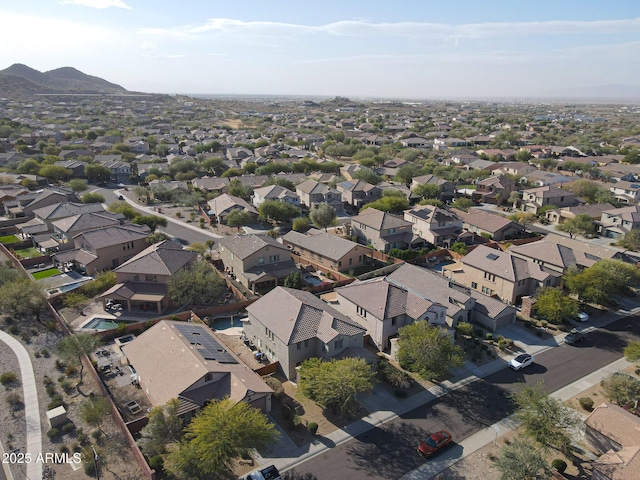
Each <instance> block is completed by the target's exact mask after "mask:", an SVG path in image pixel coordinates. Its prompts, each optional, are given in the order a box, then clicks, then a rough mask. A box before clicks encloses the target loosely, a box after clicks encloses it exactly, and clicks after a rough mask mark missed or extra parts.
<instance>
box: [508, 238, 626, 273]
mask: <svg viewBox="0 0 640 480" xmlns="http://www.w3.org/2000/svg"><path fill="white" fill-rule="evenodd" d="M509 252H511V253H512V254H514V255H517V256H522V257H527V258H531V259H535V260H541V261H542V262H544V263H547V264H550V265H556V266H561V267H563V268H567V267H569V266H571V265H580V266H583V267H590V266H592V265H593V264H594V263H596V262H597V261H598V260H600V259H603V258H612V257H613V256H614V255H615V254H616V253H617V252H618V251H617V250H613V249H609V248H606V247H601V246H598V245H590V244H586V243H583V242H581V241H580V240H576V239H570V238H568V237H564V236H560V235H556V234H552V233H550V234H548V235H547V236H546V237H545V238H543V239H542V240H539V241H537V242H531V243H527V244H525V245H517V246H516V245H513V246H511V247H510V248H509Z"/></svg>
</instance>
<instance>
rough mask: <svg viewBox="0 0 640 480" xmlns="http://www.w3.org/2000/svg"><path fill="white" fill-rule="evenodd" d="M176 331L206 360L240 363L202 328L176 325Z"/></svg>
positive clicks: (185, 324) (192, 325)
mask: <svg viewBox="0 0 640 480" xmlns="http://www.w3.org/2000/svg"><path fill="white" fill-rule="evenodd" d="M176 329H177V330H178V331H179V332H180V333H181V334H182V336H183V337H184V338H186V339H187V340H188V341H189V343H190V344H191V345H193V346H194V347H195V349H196V351H197V352H198V353H199V354H200V355H201V356H202V358H204V359H205V360H214V361H216V362H218V363H238V361H237V360H236V359H235V358H234V357H233V355H231V354H230V353H229V352H228V351H227V350H226V349H225V348H224V346H222V345H220V343H219V342H218V341H217V340H216V339H215V338H213V337H212V336H211V335H209V334H208V332H207V331H205V330H204V329H203V328H202V327H201V326H199V325H194V324H189V323H180V324H177V325H176Z"/></svg>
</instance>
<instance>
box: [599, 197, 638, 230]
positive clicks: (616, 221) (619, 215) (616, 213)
mask: <svg viewBox="0 0 640 480" xmlns="http://www.w3.org/2000/svg"><path fill="white" fill-rule="evenodd" d="M598 223H599V225H598V232H599V233H600V235H602V236H603V237H608V238H622V237H623V236H624V235H625V234H626V233H627V232H629V231H631V230H633V229H638V228H640V205H632V206H629V207H622V208H613V207H611V208H610V209H608V210H604V211H603V212H602V215H601V217H600V221H599V222H598Z"/></svg>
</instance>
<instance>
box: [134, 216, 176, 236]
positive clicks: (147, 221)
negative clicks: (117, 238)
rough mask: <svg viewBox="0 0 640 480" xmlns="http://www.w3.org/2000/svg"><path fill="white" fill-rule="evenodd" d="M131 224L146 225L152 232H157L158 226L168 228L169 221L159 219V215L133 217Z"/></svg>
mask: <svg viewBox="0 0 640 480" xmlns="http://www.w3.org/2000/svg"><path fill="white" fill-rule="evenodd" d="M131 223H135V224H136V225H146V226H147V227H149V228H150V229H151V231H152V232H155V230H156V228H158V226H161V227H166V226H167V219H166V218H164V217H159V216H158V215H138V216H137V217H133V220H131Z"/></svg>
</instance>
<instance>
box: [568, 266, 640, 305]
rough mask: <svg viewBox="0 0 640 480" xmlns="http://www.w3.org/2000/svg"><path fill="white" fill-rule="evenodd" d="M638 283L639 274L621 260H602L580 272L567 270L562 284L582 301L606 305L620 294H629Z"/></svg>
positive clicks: (633, 267)
mask: <svg viewBox="0 0 640 480" xmlns="http://www.w3.org/2000/svg"><path fill="white" fill-rule="evenodd" d="M639 282H640V272H638V269H637V268H636V267H635V265H631V264H628V263H624V262H623V261H621V260H613V259H603V260H599V261H598V262H596V263H595V264H594V265H592V266H591V267H588V268H585V269H584V270H583V271H582V272H581V271H579V270H578V269H576V268H572V269H569V270H568V271H567V273H565V275H564V283H565V285H566V287H567V288H568V289H569V291H570V292H572V293H575V294H577V295H578V298H579V299H580V300H583V301H587V302H593V303H598V304H600V305H603V304H606V303H608V302H610V301H611V299H612V298H613V297H614V296H615V295H617V294H620V293H629V291H630V288H631V287H634V286H636V285H638V283H639Z"/></svg>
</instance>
